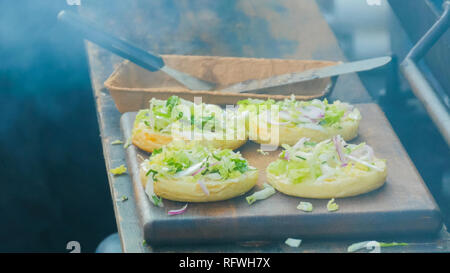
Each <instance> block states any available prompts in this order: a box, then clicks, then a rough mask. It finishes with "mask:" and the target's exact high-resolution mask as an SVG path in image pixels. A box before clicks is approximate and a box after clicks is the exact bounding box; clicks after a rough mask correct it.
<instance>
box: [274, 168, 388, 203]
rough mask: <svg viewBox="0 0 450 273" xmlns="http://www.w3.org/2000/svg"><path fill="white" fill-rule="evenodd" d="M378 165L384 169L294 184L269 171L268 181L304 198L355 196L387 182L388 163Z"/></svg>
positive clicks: (283, 190)
mask: <svg viewBox="0 0 450 273" xmlns="http://www.w3.org/2000/svg"><path fill="white" fill-rule="evenodd" d="M376 166H378V167H379V168H381V169H383V171H381V172H380V171H376V170H370V171H367V172H364V173H363V172H361V173H360V174H359V175H355V176H348V177H338V178H336V179H335V180H332V181H315V180H307V181H305V182H302V183H298V184H293V183H292V182H291V181H290V180H289V178H288V177H286V176H275V175H274V174H271V173H270V172H268V173H267V181H268V182H269V183H270V184H271V185H272V186H273V187H274V188H276V189H277V190H278V191H280V192H282V193H284V194H287V195H292V196H298V197H304V198H318V199H330V198H339V197H349V196H355V195H359V194H363V193H367V192H370V191H373V190H375V189H378V188H380V187H381V186H383V185H384V183H385V182H386V175H387V171H386V170H387V169H386V163H385V162H384V161H382V160H378V161H377V162H376Z"/></svg>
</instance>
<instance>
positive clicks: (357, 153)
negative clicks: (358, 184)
mask: <svg viewBox="0 0 450 273" xmlns="http://www.w3.org/2000/svg"><path fill="white" fill-rule="evenodd" d="M350 155H352V156H354V157H358V158H361V159H363V158H366V157H367V159H368V160H370V161H372V160H373V158H374V153H373V149H372V147H370V146H369V145H367V144H366V145H364V146H363V147H360V148H359V149H357V150H354V151H353V152H352V153H351V154H350Z"/></svg>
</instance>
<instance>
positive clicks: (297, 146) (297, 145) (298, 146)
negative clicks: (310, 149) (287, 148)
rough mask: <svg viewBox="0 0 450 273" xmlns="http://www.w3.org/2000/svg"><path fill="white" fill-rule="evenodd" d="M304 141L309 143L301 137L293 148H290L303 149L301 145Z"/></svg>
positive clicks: (305, 138)
mask: <svg viewBox="0 0 450 273" xmlns="http://www.w3.org/2000/svg"><path fill="white" fill-rule="evenodd" d="M306 141H309V138H307V137H302V138H301V139H299V141H297V143H295V145H294V146H292V148H294V149H298V148H302V147H303V144H304V143H305V142H306Z"/></svg>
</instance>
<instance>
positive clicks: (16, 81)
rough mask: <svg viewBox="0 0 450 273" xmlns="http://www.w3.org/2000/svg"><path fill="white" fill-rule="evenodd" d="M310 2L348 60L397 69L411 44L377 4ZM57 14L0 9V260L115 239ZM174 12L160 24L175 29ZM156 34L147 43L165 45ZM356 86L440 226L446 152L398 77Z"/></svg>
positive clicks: (76, 58)
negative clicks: (434, 205) (373, 104)
mask: <svg viewBox="0 0 450 273" xmlns="http://www.w3.org/2000/svg"><path fill="white" fill-rule="evenodd" d="M82 1H83V0H82ZM394 1H395V0H394ZM398 1H402V0H398ZM411 1H423V0H411ZM110 2H111V5H112V4H113V3H119V2H121V1H113V0H111V1H110ZM156 2H158V3H160V5H162V8H164V9H166V10H173V9H171V8H172V7H171V6H170V4H167V3H169V2H165V1H156ZM317 2H318V3H319V4H320V7H321V9H322V12H323V14H324V17H325V19H326V20H327V21H328V23H329V24H330V26H331V28H332V29H333V31H334V33H335V34H336V36H337V38H338V39H339V43H340V46H341V47H342V49H343V50H344V53H345V54H346V56H347V57H348V59H349V60H357V59H363V58H369V57H374V56H382V55H392V56H393V57H394V59H398V60H400V61H401V59H402V58H403V57H404V56H405V54H406V53H407V51H408V50H409V49H410V47H411V46H412V43H413V42H415V41H416V40H417V38H415V37H413V38H412V39H410V37H409V36H408V34H406V32H405V31H404V29H403V27H402V24H401V23H400V22H399V21H398V19H397V18H396V16H395V15H394V14H393V11H392V9H391V7H390V6H389V4H388V2H387V1H384V0H383V1H382V5H381V6H379V7H369V6H368V5H367V4H366V3H365V1H364V0H334V1H331V0H326V1H323V0H318V1H317ZM407 2H408V1H403V3H405V4H407ZM434 2H436V3H437V6H439V5H440V2H442V1H434ZM93 3H94V2H93ZM161 3H163V4H161ZM217 3H218V4H215V5H217V7H216V8H219V9H227V8H228V7H227V5H226V4H225V2H217ZM220 3H221V4H220ZM117 5H122V6H123V5H125V6H126V4H124V2H121V4H117ZM67 8H68V7H67V4H66V1H55V0H40V1H35V0H18V1H5V0H3V1H2V0H0V186H1V193H0V215H1V217H2V218H1V219H2V221H1V223H2V224H1V225H0V252H23V251H28V252H66V251H67V250H66V249H65V248H66V244H67V242H69V241H79V242H80V243H81V247H82V249H81V250H82V251H83V252H91V251H94V250H95V248H96V246H97V245H98V243H99V242H100V241H101V240H102V239H103V238H105V237H106V236H107V235H109V234H111V233H113V232H115V230H116V225H115V219H114V214H113V208H112V201H111V197H110V192H109V187H108V181H107V174H106V169H105V165H104V161H103V154H102V148H101V142H100V136H99V130H98V124H97V118H96V112H95V106H94V100H93V96H92V89H91V85H90V79H89V70H88V64H87V57H86V52H85V49H84V44H83V42H82V40H81V38H80V37H79V36H78V35H77V34H76V33H72V32H70V31H68V30H67V29H65V28H64V27H63V26H60V25H58V24H57V22H56V15H57V13H58V11H59V10H61V9H67ZM93 12H95V11H93ZM99 12H102V11H101V10H99ZM124 12H128V11H126V10H125V9H124ZM177 12H179V11H173V12H171V13H168V14H169V15H170V16H172V17H173V18H174V19H173V20H176V15H177ZM163 15H164V14H161V16H163ZM169 15H167V16H169ZM172 17H171V18H172ZM113 19H114V18H111V20H113ZM158 31H159V32H157V33H156V34H159V36H158V35H154V36H152V37H154V38H151V39H156V40H157V39H172V38H171V37H166V36H167V35H166V36H165V35H163V34H164V33H165V32H164V29H161V30H158ZM160 36H161V37H160ZM225 38H226V37H225ZM225 38H224V39H225ZM149 39H150V38H149ZM287 46H288V45H287ZM174 47H176V44H174ZM166 50H167V49H166ZM446 72H447V75H448V71H446ZM360 76H361V79H362V81H363V83H364V84H365V86H366V88H367V89H368V90H369V92H370V93H371V95H372V96H373V97H374V98H375V100H376V101H377V102H378V103H379V104H380V105H381V107H382V108H383V110H384V111H385V112H386V114H387V116H388V118H389V120H390V122H391V123H392V125H393V127H394V130H395V131H396V133H397V134H398V135H399V137H400V139H401V141H402V143H403V144H404V145H405V147H406V149H407V151H408V153H409V154H410V156H411V158H412V159H413V161H414V163H415V164H416V166H417V168H418V170H419V172H420V173H421V175H422V177H423V178H424V180H425V181H426V183H427V185H428V186H429V188H430V189H431V191H432V193H433V195H434V196H435V198H436V199H437V201H438V203H439V205H440V207H441V209H442V210H443V213H444V215H445V216H446V219H448V215H449V213H448V212H449V204H450V202H449V200H450V185H449V184H450V182H449V181H450V179H449V177H450V174H449V172H450V170H449V168H450V167H449V165H450V164H449V158H450V152H449V149H448V146H447V145H446V144H445V142H444V141H443V139H442V138H441V136H440V135H439V132H438V131H437V129H436V127H435V126H434V125H433V124H432V123H431V121H430V119H429V118H428V116H427V114H426V112H425V110H424V108H423V107H422V105H421V104H420V103H419V101H418V100H417V99H416V98H415V97H414V95H413V94H412V92H411V90H410V89H409V86H408V85H407V84H406V83H405V81H404V79H403V78H402V77H401V75H400V74H399V73H398V71H396V70H395V69H393V68H392V67H387V68H385V69H379V70H376V71H371V72H365V73H361V74H360ZM446 179H447V180H446ZM445 181H447V182H445Z"/></svg>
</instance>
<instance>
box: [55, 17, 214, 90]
mask: <svg viewBox="0 0 450 273" xmlns="http://www.w3.org/2000/svg"><path fill="white" fill-rule="evenodd" d="M58 20H59V21H61V22H64V23H65V24H66V25H68V26H70V27H72V28H73V29H75V30H76V31H78V32H80V33H81V34H82V35H83V37H84V38H85V39H87V40H89V41H91V42H93V43H95V44H97V45H99V46H101V47H103V48H105V49H108V50H110V51H111V52H113V53H115V54H117V55H119V56H120V57H122V58H125V59H127V60H130V61H132V62H133V63H135V64H137V65H139V66H141V67H143V68H145V69H148V70H150V71H157V70H161V71H163V72H165V73H166V74H168V75H169V76H170V77H172V78H174V79H175V80H176V81H178V82H179V83H181V84H183V85H184V86H186V87H187V88H189V89H191V90H213V89H214V88H215V87H216V84H214V83H212V82H207V81H203V80H200V79H198V78H195V77H193V76H191V75H189V74H186V73H184V72H181V71H178V70H175V69H173V68H170V67H168V66H166V65H165V64H164V60H163V59H162V58H161V57H160V56H158V55H156V54H154V53H150V52H148V51H145V50H143V49H140V48H138V47H136V46H134V45H132V44H130V43H128V42H125V41H124V40H122V39H119V38H117V37H114V36H113V35H111V34H109V33H106V32H103V31H101V30H100V29H99V28H97V27H96V26H94V25H93V24H92V23H90V22H87V21H86V20H85V19H84V18H82V17H81V16H79V15H78V14H76V13H73V12H70V11H66V10H63V11H61V12H59V14H58Z"/></svg>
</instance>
